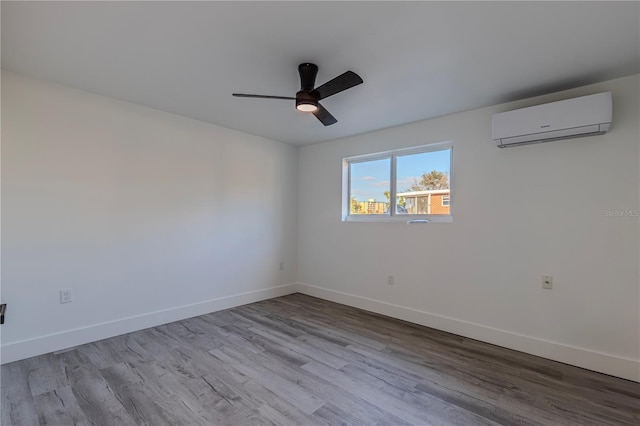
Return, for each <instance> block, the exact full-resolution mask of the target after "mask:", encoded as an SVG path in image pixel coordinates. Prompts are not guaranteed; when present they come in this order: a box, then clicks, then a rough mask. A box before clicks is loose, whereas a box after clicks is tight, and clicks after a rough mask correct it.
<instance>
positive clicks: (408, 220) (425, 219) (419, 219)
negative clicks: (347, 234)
mask: <svg viewBox="0 0 640 426" xmlns="http://www.w3.org/2000/svg"><path fill="white" fill-rule="evenodd" d="M342 221H343V222H397V223H405V224H409V225H425V224H429V223H451V222H453V216H449V215H442V216H419V215H404V216H397V215H395V216H389V215H382V214H381V215H373V214H371V215H368V214H363V215H349V216H346V217H343V218H342Z"/></svg>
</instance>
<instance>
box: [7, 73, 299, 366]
mask: <svg viewBox="0 0 640 426" xmlns="http://www.w3.org/2000/svg"><path fill="white" fill-rule="evenodd" d="M296 150H297V148H295V147H292V146H289V145H286V144H283V143H280V142H274V141H271V140H267V139H263V138H259V137H256V136H251V135H248V134H244V133H241V132H237V131H232V130H228V129H224V128H221V127H217V126H215V125H211V124H207V123H203V122H199V121H196V120H191V119H187V118H184V117H180V116H176V115H173V114H169V113H165V112H161V111H157V110H153V109H150V108H145V107H140V106H137V105H133V104H130V103H126V102H121V101H117V100H113V99H110V98H106V97H101V96H97V95H93V94H90V93H87V92H82V91H78V90H73V89H69V88H66V87H63V86H57V85H53V84H49V83H46V82H43V81H39V80H33V79H30V78H27V77H23V76H20V75H17V74H12V73H8V72H3V74H2V302H3V303H8V311H7V319H6V323H5V324H4V325H3V326H2V355H3V358H2V361H3V362H8V361H12V360H14V359H17V358H22V357H26V356H31V355H36V354H38V353H44V352H49V351H51V350H55V349H61V348H63V347H66V346H70V345H73V344H79V343H84V342H85V341H91V340H98V339H100V338H103V337H107V336H108V335H110V334H119V333H124V332H127V331H131V330H133V329H137V328H143V327H148V326H151V325H154V324H157V323H162V322H169V321H172V320H176V319H180V318H184V317H189V316H193V315H197V314H201V313H205V312H209V311H211V310H215V309H219V308H223V307H228V306H230V305H233V304H238V303H247V302H248V301H253V300H256V299H260V298H268V297H273V296H274V295H280V294H281V293H287V292H291V291H292V288H290V286H289V287H287V286H286V284H291V283H295V281H296V269H295V268H296V219H297V217H296V209H297V182H296V173H297V151H296ZM280 261H284V262H285V269H284V271H280V270H279V264H280ZM282 285H285V286H282ZM67 287H72V288H73V289H74V297H75V300H74V301H73V302H72V303H69V304H64V305H62V304H60V303H59V294H58V292H59V290H60V289H61V288H67Z"/></svg>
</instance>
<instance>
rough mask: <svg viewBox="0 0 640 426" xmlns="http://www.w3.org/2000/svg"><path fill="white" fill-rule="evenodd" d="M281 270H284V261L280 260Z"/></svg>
mask: <svg viewBox="0 0 640 426" xmlns="http://www.w3.org/2000/svg"><path fill="white" fill-rule="evenodd" d="M280 270H281V271H284V262H280Z"/></svg>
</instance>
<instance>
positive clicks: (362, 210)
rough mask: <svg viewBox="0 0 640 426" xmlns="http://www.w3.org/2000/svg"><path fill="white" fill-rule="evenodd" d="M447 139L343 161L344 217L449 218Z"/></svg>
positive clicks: (449, 193)
mask: <svg viewBox="0 0 640 426" xmlns="http://www.w3.org/2000/svg"><path fill="white" fill-rule="evenodd" d="M452 150H453V147H452V144H451V143H450V142H447V143H439V144H433V145H425V146H420V147H414V148H408V149H401V150H395V151H389V152H382V153H376V154H369V155H363V156H358V157H351V158H345V159H344V160H343V206H342V218H343V220H345V221H390V220H391V221H392V220H404V221H407V220H410V219H418V218H425V219H426V218H428V219H430V220H431V219H436V221H438V220H437V219H441V220H440V221H447V220H446V219H449V220H450V219H451V164H452Z"/></svg>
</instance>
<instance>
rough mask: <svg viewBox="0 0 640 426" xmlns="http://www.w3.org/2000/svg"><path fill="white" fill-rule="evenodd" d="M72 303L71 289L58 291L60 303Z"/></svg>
mask: <svg viewBox="0 0 640 426" xmlns="http://www.w3.org/2000/svg"><path fill="white" fill-rule="evenodd" d="M71 302H73V289H72V288H63V289H61V290H60V303H71Z"/></svg>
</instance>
